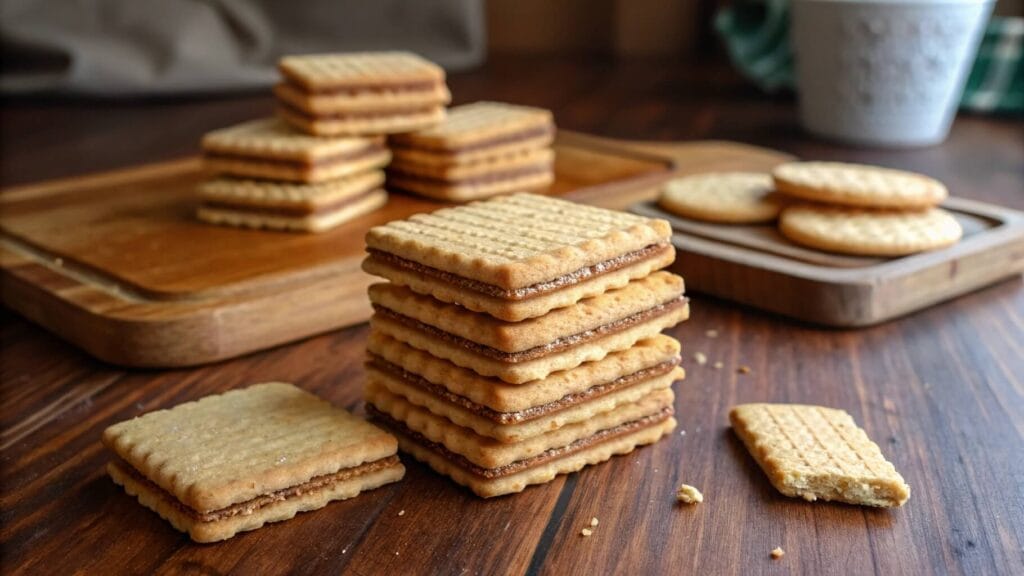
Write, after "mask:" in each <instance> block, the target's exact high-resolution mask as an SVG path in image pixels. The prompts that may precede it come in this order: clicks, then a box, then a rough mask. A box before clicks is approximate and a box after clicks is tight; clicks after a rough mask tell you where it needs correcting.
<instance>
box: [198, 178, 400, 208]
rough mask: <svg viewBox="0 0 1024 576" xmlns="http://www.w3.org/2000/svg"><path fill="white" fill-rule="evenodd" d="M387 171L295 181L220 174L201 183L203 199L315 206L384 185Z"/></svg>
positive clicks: (239, 202) (200, 190) (243, 203)
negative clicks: (242, 177)
mask: <svg viewBox="0 0 1024 576" xmlns="http://www.w3.org/2000/svg"><path fill="white" fill-rule="evenodd" d="M382 184H384V172H382V171H381V170H370V171H367V172H363V173H360V174H353V175H351V176H346V177H342V178H338V179H334V180H331V181H329V182H322V183H318V184H295V183H290V182H270V181H265V180H246V179H237V178H217V179H214V180H208V181H206V182H204V183H202V184H200V185H199V196H200V197H201V198H202V199H203V200H208V201H213V202H217V203H223V204H231V205H239V206H260V207H289V208H291V207H296V208H299V207H301V208H308V209H310V210H315V209H317V208H319V207H322V206H326V205H331V204H334V203H336V202H342V201H345V200H347V199H350V198H353V197H355V196H357V195H359V194H363V193H366V192H369V191H370V190H374V189H376V188H380V187H381V185H382Z"/></svg>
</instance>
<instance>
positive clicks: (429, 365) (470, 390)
mask: <svg viewBox="0 0 1024 576" xmlns="http://www.w3.org/2000/svg"><path fill="white" fill-rule="evenodd" d="M367 351H368V353H369V354H368V359H367V363H366V371H367V380H368V381H369V382H370V383H371V386H374V387H377V388H384V389H386V390H387V391H388V392H389V393H391V394H394V395H396V396H400V397H402V398H403V399H405V400H406V401H408V402H410V403H412V404H415V405H416V406H420V407H422V408H425V409H426V410H428V411H430V412H431V413H433V414H435V415H437V416H441V417H443V418H446V419H448V420H449V421H451V422H452V423H454V424H457V425H459V426H462V427H464V428H470V429H472V430H473V432H475V433H476V434H479V435H481V436H486V437H488V438H493V439H495V440H497V441H499V442H505V443H510V442H520V441H523V440H526V439H528V438H531V437H533V436H538V435H540V434H543V433H545V432H548V431H550V430H555V429H557V428H561V427H563V426H566V425H569V424H574V423H576V422H581V421H584V420H587V419H589V418H592V417H594V416H596V415H597V414H600V413H602V412H608V411H610V410H615V409H617V408H618V407H619V406H623V405H626V404H630V403H632V402H636V401H638V400H640V399H641V398H643V397H644V396H646V395H647V394H649V393H651V392H653V391H655V390H663V389H667V388H669V387H670V386H671V385H672V383H673V382H675V381H677V380H681V379H683V378H684V377H685V372H684V371H683V369H682V368H680V367H679V361H680V358H679V343H678V342H676V341H675V340H673V339H672V338H669V337H668V336H660V335H659V336H654V337H652V338H648V339H645V340H641V341H640V342H638V343H637V344H636V345H634V346H633V347H631V348H627V349H625V350H622V351H619V352H613V353H611V354H609V355H608V356H606V357H604V358H603V359H601V360H598V361H596V362H588V363H586V364H583V365H581V366H579V367H577V368H575V369H573V370H564V371H561V372H555V373H554V374H551V375H549V376H548V377H547V378H543V379H540V380H534V381H532V382H527V383H525V384H521V385H514V384H508V383H506V382H503V381H501V380H498V379H496V378H487V377H484V376H480V375H479V374H477V373H476V372H473V371H472V370H468V369H466V368H461V367H459V366H456V365H455V364H452V363H451V362H448V361H446V360H442V359H440V358H436V357H434V356H432V355H430V354H427V353H426V352H423V351H420V350H417V349H415V348H413V347H411V346H409V345H407V344H404V343H402V342H400V341H398V340H396V339H394V338H392V337H390V336H388V335H386V334H383V333H380V332H376V331H371V333H370V337H369V340H368V342H367Z"/></svg>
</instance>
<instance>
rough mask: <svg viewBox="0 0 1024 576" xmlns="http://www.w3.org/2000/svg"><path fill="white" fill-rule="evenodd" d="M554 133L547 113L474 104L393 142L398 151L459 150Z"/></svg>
mask: <svg viewBox="0 0 1024 576" xmlns="http://www.w3.org/2000/svg"><path fill="white" fill-rule="evenodd" d="M553 131H554V121H553V120H552V117H551V112H549V111H548V110H544V109H542V108H532V107H528V106H517V105H514V104H504V103H501V102H474V103H472V104H464V105H462V106H455V107H453V108H451V109H449V110H448V116H447V118H445V120H444V122H442V123H440V124H438V125H436V126H433V127H431V128H427V129H424V130H419V131H417V132H411V133H408V134H400V135H397V136H394V137H393V138H392V142H393V143H394V144H395V145H397V146H400V147H409V148H426V149H429V150H459V149H460V148H464V147H466V146H479V145H484V144H491V143H493V141H494V140H495V139H498V138H508V137H515V136H518V135H533V133H536V132H542V133H551V132H553Z"/></svg>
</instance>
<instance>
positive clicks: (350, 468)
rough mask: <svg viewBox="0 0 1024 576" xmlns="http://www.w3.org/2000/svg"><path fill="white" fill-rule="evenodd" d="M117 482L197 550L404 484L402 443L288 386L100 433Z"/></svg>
mask: <svg viewBox="0 0 1024 576" xmlns="http://www.w3.org/2000/svg"><path fill="white" fill-rule="evenodd" d="M103 444H104V445H105V446H106V447H107V448H109V449H110V450H111V451H112V452H113V453H114V454H115V459H114V460H113V461H112V462H110V464H109V465H108V466H107V470H108V472H109V473H110V476H111V478H113V480H114V482H115V483H117V484H119V485H121V486H123V487H124V489H125V491H126V492H128V494H130V495H132V496H135V497H137V498H138V500H139V503H141V504H142V505H143V506H145V507H147V508H149V509H151V510H153V511H155V512H156V513H157V514H159V515H160V516H161V517H163V518H164V519H166V520H167V521H169V522H170V523H171V524H172V525H173V526H174V527H175V528H177V529H178V530H181V531H182V532H187V533H188V534H189V536H190V537H191V538H192V539H193V540H195V541H196V542H215V541H218V540H225V539H227V538H230V537H232V536H234V535H235V534H237V533H239V532H243V531H246V530H255V529H257V528H260V527H262V526H263V525H264V524H266V523H268V522H278V521H281V520H288V519H290V518H292V517H293V516H295V514H296V513H298V512H303V511H308V510H316V509H318V508H322V507H324V506H325V505H327V503H328V502H330V501H332V500H342V499H346V498H352V497H353V496H356V495H358V494H359V493H360V492H362V491H364V490H370V489H373V488H377V487H379V486H382V485H384V484H388V483H390V482H395V481H397V480H400V479H401V478H402V476H403V475H404V473H405V468H404V467H403V466H402V464H401V462H400V461H399V460H398V456H397V443H396V441H395V438H394V437H393V436H391V435H390V434H388V433H386V432H384V431H382V430H381V429H379V428H377V427H376V426H373V425H372V424H370V423H368V422H365V421H363V420H361V419H359V418H356V417H355V416H352V415H351V414H349V413H348V412H346V411H344V410H340V409H337V408H334V407H333V406H331V405H330V404H329V403H327V402H325V401H323V400H320V399H319V398H317V397H316V396H313V395H312V394H309V393H307V392H304V391H302V390H299V389H298V388H296V387H295V386H293V385H291V384H283V383H278V382H275V383H267V384H259V385H255V386H251V387H249V388H244V389H240V390H232V391H230V392H227V393H224V394H219V395H214V396H208V397H206V398H203V399H201V400H198V401H195V402H188V403H185V404H181V405H178V406H176V407H174V408H172V409H170V410H158V411H156V412H151V413H149V414H146V415H143V416H140V417H138V418H135V419H133V420H128V421H126V422H121V423H119V424H115V425H114V426H111V427H110V428H107V430H106V431H105V432H104V433H103Z"/></svg>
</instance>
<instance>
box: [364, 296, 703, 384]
mask: <svg viewBox="0 0 1024 576" xmlns="http://www.w3.org/2000/svg"><path fill="white" fill-rule="evenodd" d="M689 315H690V308H689V305H688V304H686V303H685V301H684V302H682V303H680V305H677V306H673V307H671V308H668V309H666V310H665V311H664V313H662V314H659V315H657V316H654V317H652V318H648V319H646V320H644V321H642V322H640V323H638V324H635V325H633V326H631V327H629V328H626V329H624V330H622V331H620V332H613V333H610V334H608V335H605V336H601V337H599V338H596V339H593V340H587V341H584V342H582V343H577V344H575V345H573V346H572V347H569V348H566V349H564V350H560V351H557V352H552V353H545V354H544V355H542V356H540V357H538V358H535V359H527V360H522V361H519V362H508V361H505V360H498V359H495V358H493V357H490V356H485V355H483V354H481V353H480V352H478V351H476V350H473V349H471V348H468V347H466V346H465V345H464V344H463V343H455V342H452V341H450V340H447V339H444V338H441V337H438V334H432V333H428V332H426V331H424V330H423V329H421V328H417V327H414V326H410V325H408V324H405V323H402V322H399V321H396V320H394V319H392V318H390V317H387V316H384V315H381V314H374V315H373V317H371V318H370V326H371V328H373V329H374V330H378V331H380V332H382V333H384V334H387V335H388V336H391V337H392V338H395V339H396V340H399V341H401V342H404V343H406V344H408V345H410V346H412V347H413V348H417V349H419V350H423V351H425V352H427V353H429V354H431V355H433V356H436V357H438V358H443V359H445V360H449V361H451V362H452V363H453V364H456V365H458V366H461V367H463V368H468V369H470V370H472V371H474V372H476V373H477V374H480V375H481V376H490V377H494V378H498V379H500V380H502V381H504V382H508V383H509V384H524V383H526V382H530V381H532V380H539V379H541V378H547V377H548V376H549V375H551V374H552V373H555V372H558V371H560V370H568V369H570V368H576V367H577V366H579V365H581V364H583V363H584V362H593V361H596V360H601V359H602V358H604V357H606V356H608V355H609V354H611V353H613V352H618V351H620V350H625V349H627V348H630V347H631V346H633V345H634V344H636V343H637V342H639V341H640V340H643V339H646V338H651V337H653V336H656V335H657V334H658V333H660V332H661V331H662V330H664V329H666V328H670V327H672V326H675V325H676V324H678V323H680V322H683V321H685V320H686V319H687V318H689Z"/></svg>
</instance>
